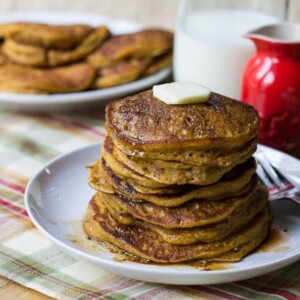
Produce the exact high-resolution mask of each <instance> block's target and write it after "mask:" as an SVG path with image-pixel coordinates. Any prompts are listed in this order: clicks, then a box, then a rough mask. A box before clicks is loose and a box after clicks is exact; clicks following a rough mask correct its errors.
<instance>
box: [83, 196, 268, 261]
mask: <svg viewBox="0 0 300 300" xmlns="http://www.w3.org/2000/svg"><path fill="white" fill-rule="evenodd" d="M269 222H270V211H269V207H268V206H267V205H266V207H265V209H263V211H262V212H261V213H259V214H258V215H257V216H255V218H254V219H253V220H251V221H250V222H249V223H248V224H246V225H245V226H242V227H241V228H240V230H239V231H237V232H234V233H232V234H230V235H229V236H227V237H225V238H223V239H220V240H217V241H213V242H210V243H202V242H198V243H194V244H190V245H173V244H169V243H167V242H166V241H164V240H163V239H162V238H160V236H159V235H158V234H157V233H156V232H154V231H151V230H149V229H144V228H142V227H138V226H132V225H123V224H120V223H119V222H117V221H116V220H115V219H114V218H113V217H112V216H111V215H110V214H109V211H108V210H107V208H106V206H105V205H104V204H103V203H101V202H100V205H97V204H96V203H95V201H91V202H90V204H89V207H88V210H87V214H86V217H85V219H84V223H83V225H84V229H85V231H86V233H87V234H88V236H89V237H91V238H92V239H94V240H99V241H106V242H109V243H112V244H113V245H115V246H117V247H120V248H121V249H123V250H125V251H127V252H129V253H132V254H134V255H136V256H138V257H140V258H142V259H146V260H149V261H152V262H158V263H177V262H184V261H190V260H195V259H206V260H212V261H239V260H241V259H242V258H243V257H244V256H245V255H247V254H248V253H250V252H251V251H252V250H253V249H254V248H256V247H257V246H258V245H259V244H260V243H261V242H262V241H263V240H264V239H265V238H266V236H267V234H268V229H269Z"/></svg>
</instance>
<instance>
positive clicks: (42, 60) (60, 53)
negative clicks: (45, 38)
mask: <svg viewBox="0 0 300 300" xmlns="http://www.w3.org/2000/svg"><path fill="white" fill-rule="evenodd" d="M108 36H109V31H108V29H107V27H106V26H100V27H99V28H96V29H95V30H93V31H92V32H91V33H90V34H89V35H88V36H87V37H86V38H84V39H83V41H82V42H81V43H80V44H79V45H78V46H77V47H75V48H74V49H71V50H57V49H48V48H46V47H42V46H39V45H35V44H32V43H31V44H30V43H28V42H27V43H24V42H19V41H16V40H15V39H14V38H6V39H5V41H4V43H3V46H2V49H3V53H4V54H5V55H6V56H7V57H8V58H9V59H10V60H12V61H14V62H16V63H19V64H23V65H27V66H33V67H46V66H59V65H65V64H69V63H73V62H76V61H79V60H81V59H83V58H85V57H86V56H87V55H88V54H89V53H90V52H92V51H93V50H95V48H96V47H98V46H99V45H101V43H102V42H103V41H104V40H105V39H106V38H107V37H108Z"/></svg>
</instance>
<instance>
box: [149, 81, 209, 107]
mask: <svg viewBox="0 0 300 300" xmlns="http://www.w3.org/2000/svg"><path fill="white" fill-rule="evenodd" d="M152 90H153V95H154V97H156V98H158V99H159V100H161V101H163V102H165V103H166V104H193V103H203V102H206V101H207V100H208V99H209V97H210V94H211V91H210V90H209V89H208V88H207V87H205V86H203V85H200V84H197V83H192V82H172V83H164V84H160V85H155V86H153V89H152Z"/></svg>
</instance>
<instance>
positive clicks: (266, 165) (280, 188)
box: [254, 153, 300, 204]
mask: <svg viewBox="0 0 300 300" xmlns="http://www.w3.org/2000/svg"><path fill="white" fill-rule="evenodd" d="M254 156H255V159H256V162H257V169H256V174H257V175H258V177H259V179H260V180H261V182H262V183H263V184H264V185H265V186H266V187H267V188H268V189H269V199H270V200H279V199H284V198H285V199H291V200H293V201H295V202H297V203H298V204H300V191H299V190H298V189H297V188H296V187H295V186H294V185H293V184H292V183H291V182H290V181H289V180H288V179H287V178H286V177H285V176H284V175H283V174H282V173H281V172H280V171H279V170H278V169H275V168H274V167H273V166H272V165H271V163H270V162H269V161H268V159H267V158H266V157H265V156H264V155H263V154H262V153H259V154H256V155H254Z"/></svg>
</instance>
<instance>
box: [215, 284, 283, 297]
mask: <svg viewBox="0 0 300 300" xmlns="http://www.w3.org/2000/svg"><path fill="white" fill-rule="evenodd" d="M214 288H218V289H220V290H221V291H226V292H227V293H230V294H232V295H235V296H240V297H244V298H245V299H253V300H254V299H255V300H278V299H282V297H280V296H275V295H269V294H267V293H263V292H261V291H259V292H258V291H255V290H252V289H249V288H247V287H243V286H240V285H238V284H235V283H232V284H220V285H217V286H214Z"/></svg>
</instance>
